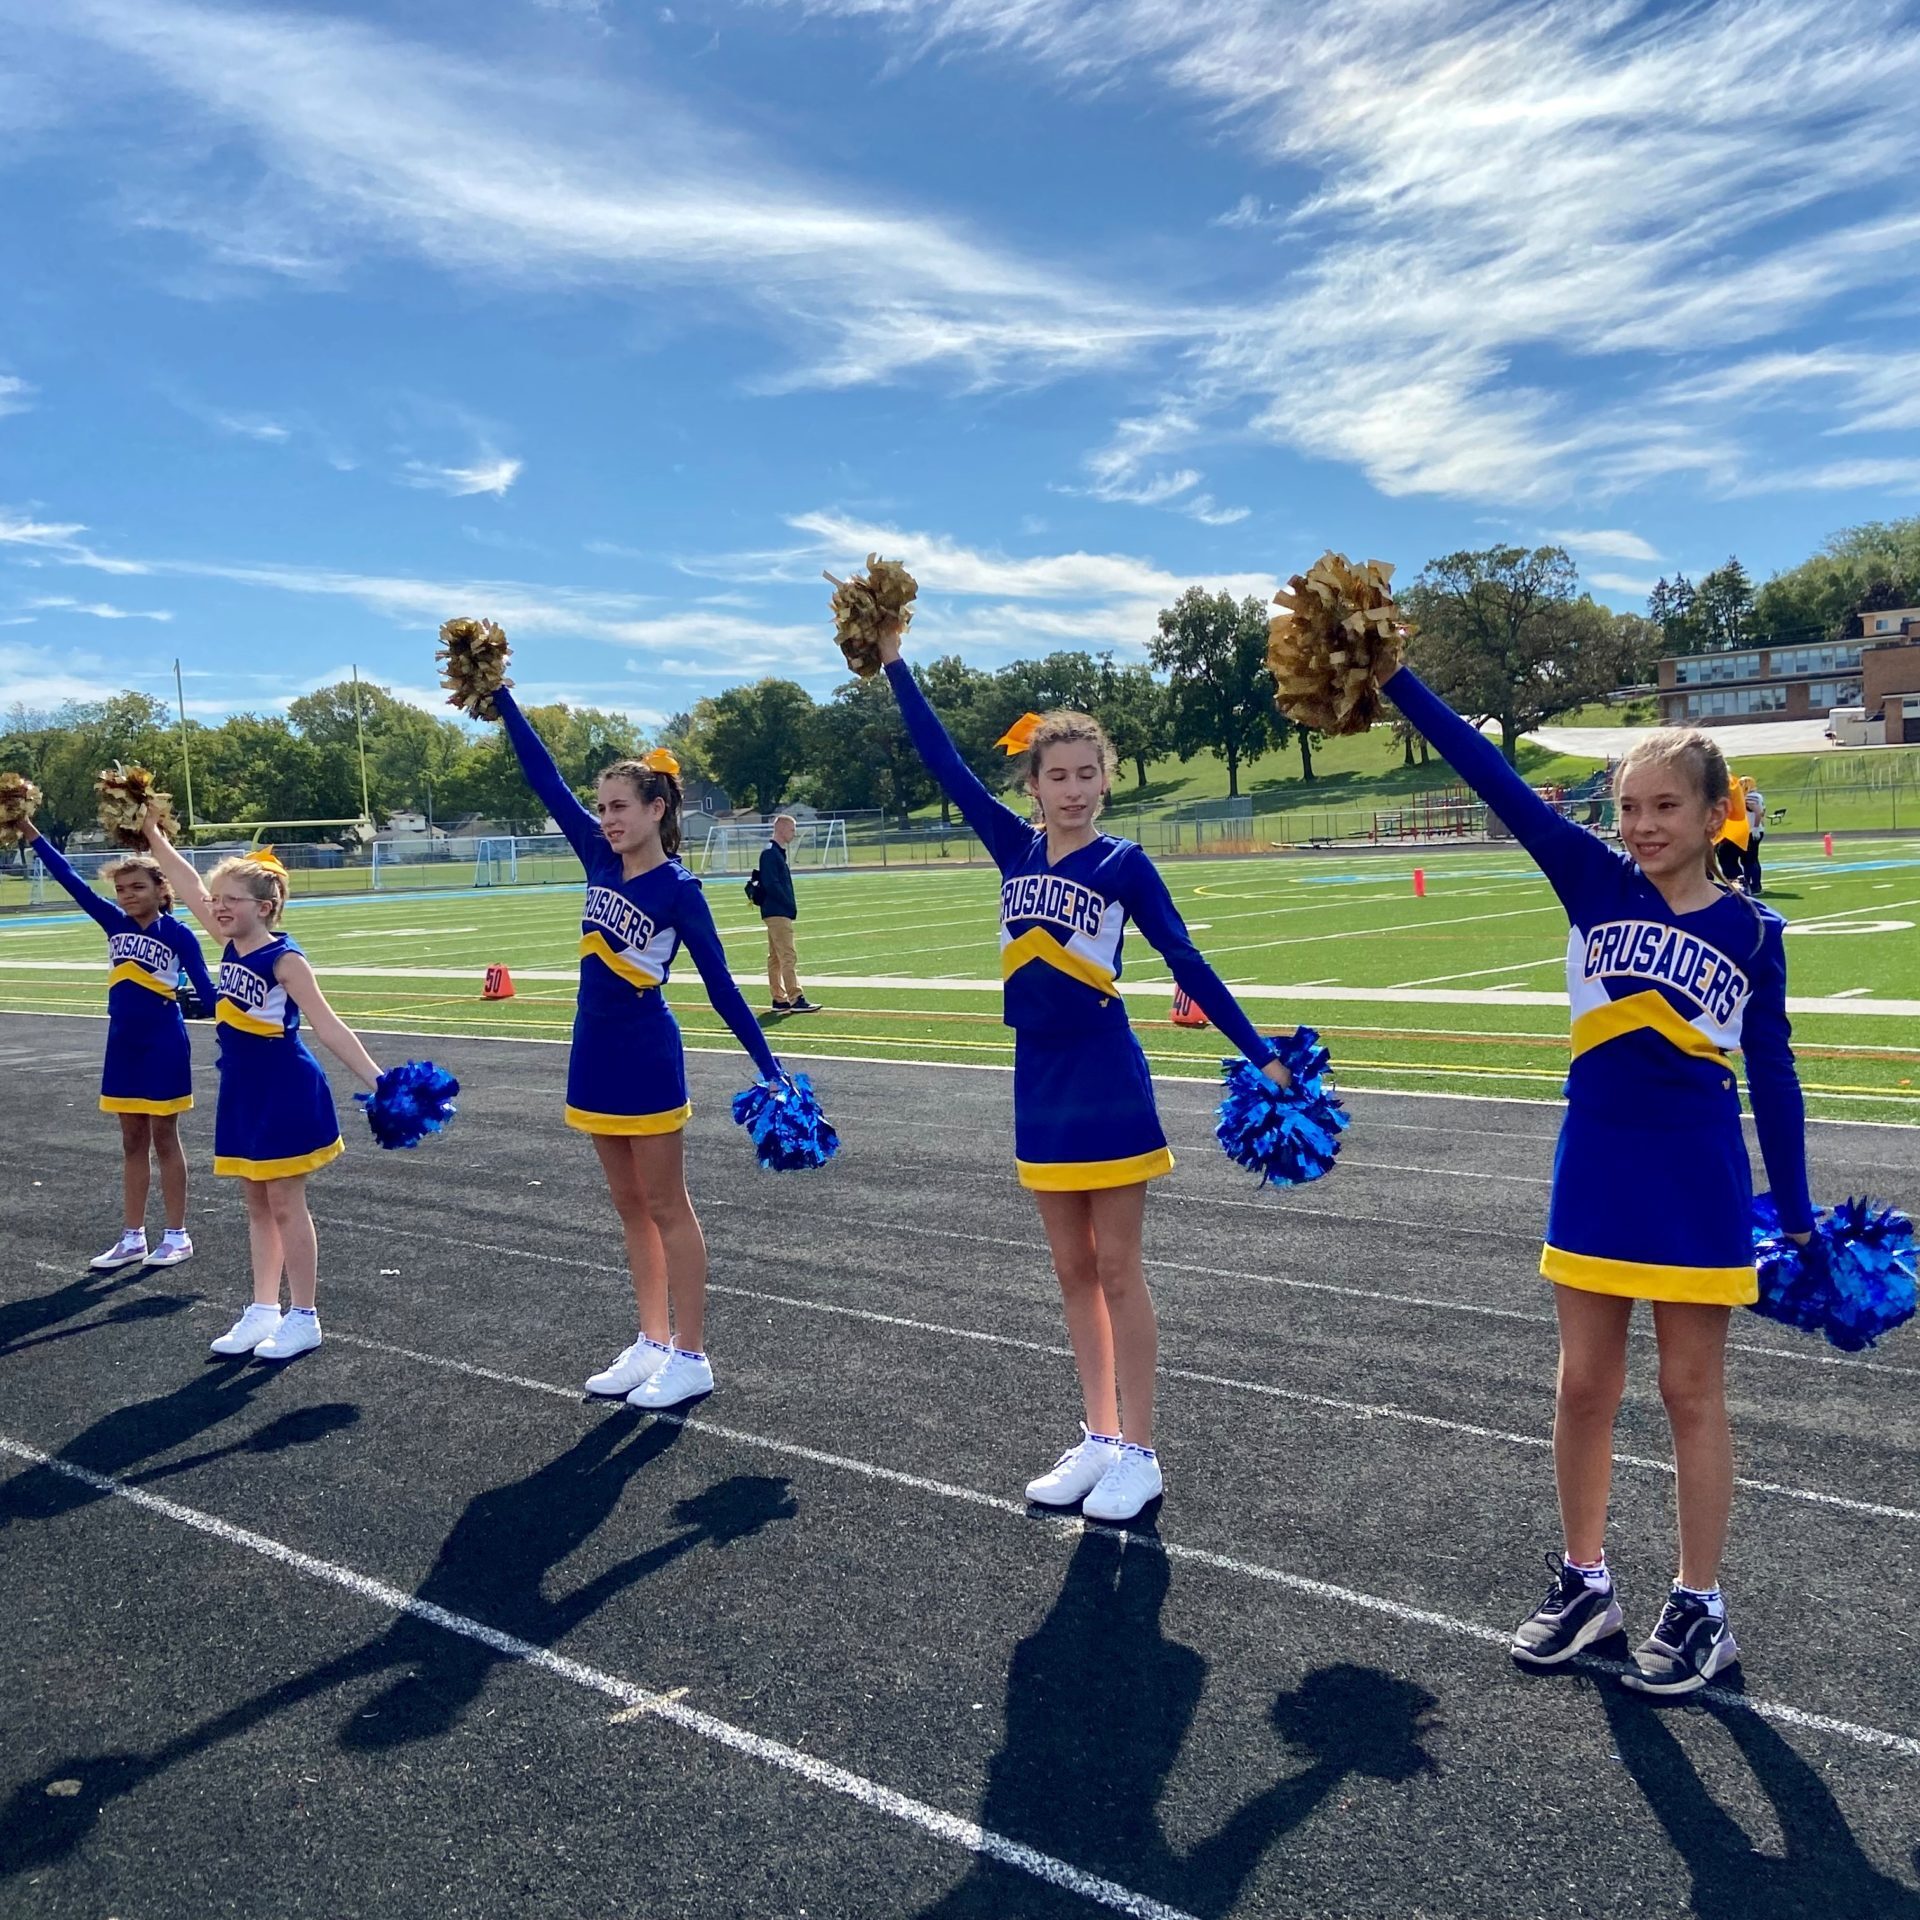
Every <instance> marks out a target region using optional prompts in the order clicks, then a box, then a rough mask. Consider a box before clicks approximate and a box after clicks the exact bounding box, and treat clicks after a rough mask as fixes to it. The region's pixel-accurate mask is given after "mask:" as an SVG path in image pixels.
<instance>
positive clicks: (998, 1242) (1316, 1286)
mask: <svg viewBox="0 0 1920 1920" xmlns="http://www.w3.org/2000/svg"><path fill="white" fill-rule="evenodd" d="M700 1205H701V1206H703V1207H725V1208H730V1209H732V1210H734V1211H736V1212H740V1213H753V1212H756V1211H758V1212H760V1213H762V1214H766V1213H768V1212H769V1209H766V1208H759V1209H756V1208H754V1207H751V1206H749V1205H748V1204H747V1202H746V1201H744V1200H719V1199H714V1198H711V1197H703V1198H702V1199H701V1201H700ZM1273 1210H1274V1211H1275V1212H1279V1213H1295V1214H1304V1213H1307V1212H1308V1211H1309V1210H1308V1209H1307V1208H1305V1207H1283V1206H1279V1205H1277V1204H1276V1205H1275V1207H1274V1209H1273ZM780 1217H782V1218H790V1216H785V1215H783V1216H780ZM1318 1217H1320V1218H1323V1219H1329V1220H1337V1221H1341V1222H1343V1223H1344V1224H1346V1225H1348V1226H1356V1225H1364V1226H1369V1227H1409V1228H1413V1229H1416V1230H1417V1231H1419V1232H1422V1233H1434V1232H1440V1231H1444V1232H1446V1233H1448V1234H1461V1233H1473V1234H1483V1235H1488V1236H1490V1237H1493V1238H1506V1239H1511V1238H1513V1237H1514V1236H1513V1235H1512V1234H1510V1233H1506V1232H1505V1231H1504V1230H1496V1229H1493V1228H1490V1227H1446V1228H1444V1229H1442V1228H1438V1227H1436V1226H1435V1224H1434V1223H1433V1222H1432V1221H1430V1220H1429V1221H1415V1220H1387V1219H1381V1218H1378V1217H1374V1216H1369V1217H1368V1218H1366V1219H1364V1220H1361V1219H1359V1218H1358V1217H1357V1216H1355V1215H1353V1214H1344V1213H1333V1212H1329V1211H1327V1210H1325V1209H1321V1210H1320V1211H1319V1214H1318ZM830 1224H832V1225H835V1226H843V1227H861V1228H865V1229H869V1230H871V1231H873V1232H875V1233H903V1234H917V1235H919V1236H920V1237H921V1238H923V1239H928V1240H964V1241H969V1242H971V1243H973V1244H975V1245H978V1246H983V1247H1017V1248H1019V1249H1020V1250H1021V1251H1023V1252H1026V1253H1031V1254H1033V1255H1034V1256H1035V1257H1036V1258H1038V1257H1042V1256H1044V1254H1045V1252H1046V1248H1045V1245H1044V1243H1043V1242H1040V1241H1033V1240H1012V1239H1008V1238H1006V1237H1004V1236H1001V1235H995V1234H983V1233H961V1232H958V1231H957V1230H955V1229H953V1228H950V1227H921V1226H911V1225H908V1224H907V1223H905V1222H903V1221H899V1220H865V1219H852V1218H849V1217H848V1216H846V1215H844V1214H837V1215H835V1216H833V1218H832V1220H831V1222H830ZM1526 1238H1527V1239H1529V1240H1532V1239H1533V1238H1534V1236H1533V1235H1532V1234H1528V1235H1527V1236H1526ZM1146 1264H1147V1265H1148V1266H1149V1267H1160V1268H1163V1269H1164V1270H1165V1271H1167V1272H1169V1273H1192V1274H1198V1275H1200V1276H1201V1277H1202V1278H1203V1279H1208V1280H1251V1281H1253V1282H1255V1283H1256V1284H1257V1285H1260V1286H1267V1287H1291V1288H1294V1289H1295V1290H1296V1291H1298V1292H1302V1293H1331V1294H1338V1295H1339V1296H1341V1297H1342V1298H1344V1299H1348V1300H1372V1301H1376V1302H1378V1303H1380V1304H1382V1305H1384V1306H1392V1307H1425V1308H1428V1309H1431V1310H1433V1311H1436V1312H1440V1313H1465V1314H1471V1315H1474V1316H1475V1317H1477V1318H1479V1319H1482V1320H1519V1321H1524V1322H1526V1323H1527V1324H1528V1325H1529V1326H1537V1327H1551V1326H1552V1325H1553V1324H1554V1321H1553V1318H1552V1316H1551V1315H1549V1314H1544V1313H1526V1312H1523V1311H1522V1310H1521V1309H1520V1308H1519V1307H1489V1306H1483V1305H1481V1304H1480V1303H1479V1302H1478V1301H1474V1300H1436V1299H1434V1298H1433V1297H1432V1296H1431V1295H1429V1294H1418V1293H1387V1292H1384V1291H1381V1290H1379V1289H1376V1288H1371V1287H1343V1286H1341V1285H1339V1284H1338V1283H1337V1282H1335V1281H1332V1280H1302V1279H1300V1278H1298V1277H1297V1276H1295V1275H1292V1274H1283V1273H1249V1272H1245V1271H1242V1270H1240V1269H1237V1268H1233V1267H1203V1266H1196V1265H1194V1264H1192V1263H1191V1262H1188V1261H1184V1260H1162V1259H1159V1258H1158V1257H1156V1256H1153V1255H1149V1256H1148V1257H1147V1261H1146ZM1630 1331H1631V1333H1632V1334H1633V1336H1634V1337H1635V1338H1636V1339H1640V1340H1653V1339H1656V1338H1657V1337H1658V1336H1657V1335H1656V1334H1655V1332H1654V1330H1653V1328H1651V1327H1642V1326H1640V1325H1638V1324H1635V1325H1634V1326H1633V1327H1632V1328H1631V1329H1630ZM1727 1349H1728V1351H1729V1352H1732V1353H1754V1354H1761V1355H1764V1356H1765V1357H1766V1358H1767V1359H1769V1360H1798V1361H1801V1362H1804V1363H1806V1364H1808V1365H1812V1366H1821V1367H1845V1368H1848V1369H1849V1370H1858V1371H1859V1372H1862V1373H1890V1374H1894V1375H1896V1376H1897V1377H1898V1378H1900V1379H1903V1380H1911V1379H1913V1378H1914V1377H1915V1376H1916V1374H1920V1368H1915V1367H1895V1366H1889V1365H1888V1364H1887V1363H1886V1362H1885V1361H1883V1360H1859V1359H1856V1358H1855V1357H1854V1356H1853V1355H1852V1354H1850V1353H1827V1352H1824V1351H1822V1350H1820V1349H1818V1348H1816V1347H1814V1346H1813V1344H1812V1342H1811V1341H1809V1342H1808V1343H1807V1345H1806V1347H1805V1348H1804V1349H1803V1348H1799V1347H1766V1346H1758V1345H1755V1344H1754V1343H1752V1342H1751V1341H1745V1340H1729V1341H1728V1342H1727Z"/></svg>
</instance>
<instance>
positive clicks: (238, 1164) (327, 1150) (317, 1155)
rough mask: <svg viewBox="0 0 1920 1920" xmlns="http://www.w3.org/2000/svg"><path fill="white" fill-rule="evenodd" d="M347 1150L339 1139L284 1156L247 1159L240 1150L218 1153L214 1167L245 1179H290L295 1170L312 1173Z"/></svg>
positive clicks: (215, 1169)
mask: <svg viewBox="0 0 1920 1920" xmlns="http://www.w3.org/2000/svg"><path fill="white" fill-rule="evenodd" d="M346 1150H347V1147H346V1142H345V1141H344V1140H336V1141H335V1142H334V1143H333V1145H332V1146H330V1147H321V1148H320V1149H319V1150H318V1151H317V1152H314V1153H296V1154H290V1155H289V1156H288V1157H287V1158H286V1159H284V1160H243V1159H241V1158H240V1156H239V1155H238V1154H237V1153H216V1154H215V1155H214V1156H213V1170H214V1172H215V1173H230V1174H232V1175H234V1176H235V1177H236V1178H237V1179H241V1180H290V1179H292V1178H293V1176H294V1175H295V1174H299V1173H312V1172H313V1171H314V1170H315V1169H316V1168H317V1167H324V1166H325V1165H326V1164H327V1162H328V1161H329V1160H338V1159H339V1158H340V1156H341V1155H342V1154H343V1153H345V1152H346Z"/></svg>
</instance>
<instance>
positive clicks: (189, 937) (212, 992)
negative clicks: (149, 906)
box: [166, 920, 220, 1013]
mask: <svg viewBox="0 0 1920 1920" xmlns="http://www.w3.org/2000/svg"><path fill="white" fill-rule="evenodd" d="M166 929H167V936H166V937H167V944H168V946H170V947H171V948H172V949H173V951H174V953H175V955H176V956H177V957H178V959H179V961H180V964H181V966H183V967H184V968H185V969H186V973H187V978H188V979H189V980H190V981H191V982H192V983H193V997H194V998H195V999H196V1000H198V1001H199V1002H200V1004H201V1005H202V1006H203V1007H205V1008H206V1010H207V1011H208V1012H209V1013H211V1012H212V1011H213V1003H214V1002H215V1001H216V1000H217V999H219V997H220V991H219V989H218V988H217V987H216V986H215V985H214V984H213V976H212V975H211V974H210V973H208V972H207V960H206V955H205V954H203V953H202V952H201V951H200V942H199V941H198V940H196V939H195V938H194V937H193V929H192V928H191V927H183V926H182V925H181V924H180V922H179V921H177V920H171V921H168V922H167V923H166Z"/></svg>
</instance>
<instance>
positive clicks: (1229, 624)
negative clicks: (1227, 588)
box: [1152, 587, 1286, 795]
mask: <svg viewBox="0 0 1920 1920" xmlns="http://www.w3.org/2000/svg"><path fill="white" fill-rule="evenodd" d="M1158 624H1159V636H1158V638H1157V639H1155V640H1154V642H1153V648H1152V653H1153V664H1154V665H1155V666H1156V667H1158V668H1159V669H1160V670H1161V671H1162V672H1163V673H1165V674H1166V676H1167V691H1168V700H1169V704H1170V706H1171V708H1172V718H1173V725H1172V734H1173V745H1174V750H1175V752H1177V753H1178V754H1179V756H1180V758H1181V759H1182V760H1190V759H1191V758H1192V757H1193V756H1194V755H1195V754H1196V753H1200V752H1203V751H1204V752H1207V753H1211V754H1213V755H1214V757H1215V758H1216V759H1220V760H1224V761H1225V762H1226V763H1227V792H1228V793H1229V794H1230V795H1237V794H1238V793H1239V791H1240V769H1241V767H1242V765H1244V764H1249V763H1251V762H1252V761H1254V760H1257V759H1258V758H1259V757H1260V755H1261V754H1262V753H1264V752H1266V750H1267V749H1268V748H1269V747H1273V746H1278V745H1281V744H1283V743H1284V742H1285V739H1286V722H1285V721H1284V720H1283V719H1282V718H1281V716H1280V714H1279V713H1278V712H1277V711H1276V710H1275V708H1274V704H1273V676H1272V675H1271V674H1269V673H1268V672H1267V609H1266V608H1265V607H1264V606H1263V605H1262V604H1261V603H1260V602H1259V601H1258V600H1254V599H1246V600H1241V601H1238V602H1236V601H1235V600H1234V598H1233V596H1232V595H1231V594H1230V593H1209V592H1207V590H1206V589H1205V588H1204V587H1189V588H1188V589H1187V590H1186V592H1185V593H1183V594H1182V595H1181V596H1180V598H1179V599H1178V600H1176V601H1175V602H1174V603H1173V605H1172V606H1170V607H1163V608H1162V609H1161V610H1160V616H1159V623H1158Z"/></svg>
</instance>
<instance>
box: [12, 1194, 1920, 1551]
mask: <svg viewBox="0 0 1920 1920" xmlns="http://www.w3.org/2000/svg"><path fill="white" fill-rule="evenodd" d="M323 1222H324V1224H325V1225H326V1227H327V1228H328V1229H329V1231H333V1232H346V1233H362V1234H367V1235H370V1236H372V1237H373V1238H375V1239H381V1240H388V1239H399V1240H426V1241H430V1242H432V1243H433V1244H434V1245H436V1246H445V1247H458V1248H460V1249H461V1250H462V1251H463V1252H468V1253H487V1254H492V1255H494V1256H496V1257H503V1258H507V1259H514V1260H532V1261H536V1262H538V1263H539V1264H540V1265H543V1266H552V1267H572V1268H576V1269H578V1270H580V1271H582V1272H586V1273H605V1274H615V1275H618V1276H620V1277H621V1278H622V1279H624V1278H625V1277H626V1272H627V1270H626V1268H625V1267H622V1266H614V1265H612V1264H611V1263H609V1262H607V1261H602V1260H582V1259H580V1258H578V1257H577V1256H574V1255H569V1254H561V1253H541V1252H536V1251H534V1250H533V1249H531V1248H527V1247H509V1246H501V1245H499V1244H497V1243H495V1242H493V1241H488V1240H461V1239H455V1238H453V1237H451V1236H449V1235H446V1234H438V1233H427V1232H422V1231H420V1230H418V1229H416V1228H411V1227H393V1226H377V1225H375V1224H374V1223H373V1222H372V1221H368V1220H343V1219H340V1218H338V1217H337V1216H335V1215H332V1214H328V1215H325V1216H323ZM36 1264H38V1263H36ZM57 1271H65V1269H57ZM139 1284H141V1285H146V1284H148V1283H139ZM707 1291H708V1292H709V1293H717V1294H724V1295H726V1296H727V1297H728V1298H729V1299H734V1300H752V1301H756V1302H758V1303H760V1304H761V1305H764V1306H775V1307H788V1308H791V1309H793V1310H794V1311H795V1312H798V1313H818V1314H826V1315H829V1316H831V1317H834V1318H837V1319H843V1320H858V1321H863V1322H865V1323H866V1324H867V1325H869V1326H879V1327H895V1328H898V1329H900V1330H901V1331H903V1332H907V1333H924V1334H930V1335H932V1336H934V1337H935V1338H937V1339H942V1340H966V1341H971V1342H973V1343H974V1344H976V1345H979V1346H988V1347H1006V1348H1009V1349H1010V1350H1012V1351H1014V1352H1017V1353H1035V1354H1042V1355H1045V1356H1046V1357H1047V1358H1048V1359H1059V1360H1070V1359H1072V1358H1073V1349H1072V1348H1071V1347H1067V1346H1060V1345H1055V1344H1052V1343H1049V1342H1047V1341H1044V1340H1024V1339H1021V1338H1019V1337H1017V1336H1015V1335H1013V1334H1005V1333H986V1332H983V1331H981V1330H979V1329H978V1328H974V1327H950V1326H944V1325H942V1324H941V1323H939V1322H938V1321H931V1320H915V1319H911V1318H909V1317H907V1316H906V1315H903V1314H897V1313H879V1312H876V1311H875V1310H873V1309H872V1308H869V1307H848V1306H841V1305H839V1304H837V1303H835V1302H831V1301H825V1300H808V1299H803V1298H801V1297H799V1296H797V1295H794V1294H784V1293H767V1292H764V1291H761V1290H759V1289H756V1288H753V1287H735V1286H723V1285H720V1284H719V1283H717V1282H709V1283H708V1287H707ZM328 1337H329V1338H331V1337H332V1336H331V1335H329V1336H328ZM1159 1371H1160V1372H1161V1373H1162V1374H1163V1375H1164V1376H1165V1377H1166V1378H1167V1379H1169V1380H1187V1381H1191V1382H1192V1383H1193V1384H1194V1385H1195V1386H1203V1387H1220V1388H1223V1389H1225V1390H1226V1391H1227V1392H1229V1393H1251V1394H1255V1395H1258V1396H1259V1397H1260V1398H1262V1399H1266V1400H1283V1401H1286V1402H1287V1403H1288V1404H1290V1405H1293V1406H1301V1407H1316V1408H1320V1409H1322V1410H1324V1411H1326V1412H1329V1413H1344V1414H1348V1415H1350V1416H1351V1417H1353V1418H1354V1419H1358V1420H1366V1421H1373V1420H1384V1421H1389V1422H1399V1423H1400V1424H1402V1425H1405V1426H1410V1427H1421V1428H1425V1429H1427V1430H1428V1431H1430V1432H1439V1433H1456V1434H1460V1435H1462V1436H1464V1437H1465V1438H1467V1439H1472V1440H1491V1441H1495V1442H1499V1443H1501V1444H1504V1445H1507V1446H1514V1447H1526V1448H1529V1449H1533V1450H1543V1449H1550V1448H1551V1447H1552V1445H1553V1441H1552V1440H1551V1439H1550V1438H1549V1437H1547V1436H1546V1435H1544V1434H1534V1433H1509V1432H1507V1431H1506V1430H1504V1429H1503V1428H1500V1427H1486V1426H1479V1425H1476V1424H1475V1423H1473V1422H1471V1421H1466V1420H1448V1419H1443V1418H1442V1417H1441V1416H1440V1415H1438V1414H1431V1413H1416V1412H1414V1411H1412V1410H1411V1409H1409V1408H1406V1407H1399V1406H1394V1405H1391V1404H1389V1403H1384V1402H1381V1403H1375V1402H1369V1401H1364V1400H1344V1399H1340V1398H1338V1397H1336V1396H1333V1395H1329V1394H1324V1393H1307V1392H1304V1391H1302V1390H1299V1389H1296V1388H1293V1387H1279V1386H1273V1385H1271V1384H1269V1383H1267V1382H1265V1381H1260V1380H1240V1379H1235V1378H1233V1377H1232V1376H1230V1375H1226V1374H1218V1373H1203V1372H1200V1371H1197V1370H1196V1369H1194V1368H1192V1367H1173V1366H1167V1365H1165V1364H1162V1365H1161V1367H1160V1369H1159ZM1613 1458H1614V1463H1615V1464H1616V1465H1618V1466H1625V1467H1640V1468H1644V1469H1645V1470H1646V1471H1648V1472H1650V1473H1663V1474H1666V1475H1668V1476H1669V1477H1672V1475H1673V1473H1674V1467H1673V1463H1672V1462H1671V1461H1668V1460H1654V1459H1649V1458H1647V1457H1645V1456H1643V1455H1641V1454H1636V1453H1616V1454H1615V1455H1614V1456H1613ZM1734 1484H1735V1485H1736V1486H1739V1487H1744V1488H1745V1489H1746V1490H1747V1491H1748V1492H1750V1493H1769V1494H1777V1495H1779V1496H1780V1497H1781V1498H1783V1499H1788V1500H1800V1501H1805V1502H1807V1503H1808V1504H1810V1505H1813V1506H1822V1507H1833V1508H1836V1509H1838V1510H1840V1511H1842V1512H1846V1513H1859V1514H1865V1515H1867V1516H1868V1517H1869V1518H1871V1519H1875V1520H1910V1521H1920V1509H1915V1508H1911V1507H1895V1506H1888V1505H1885V1504H1883V1503H1881V1502H1878V1501H1873V1500H1854V1499H1850V1498H1847V1497H1846V1496H1843V1495H1841V1494H1837V1493H1826V1492H1822V1491H1820V1490H1818V1489H1816V1488H1809V1487H1790V1486H1786V1485H1784V1484H1782V1483H1781V1482H1779V1481H1774V1480H1754V1479H1749V1478H1745V1477H1741V1476H1736V1478H1735V1481H1734Z"/></svg>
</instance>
